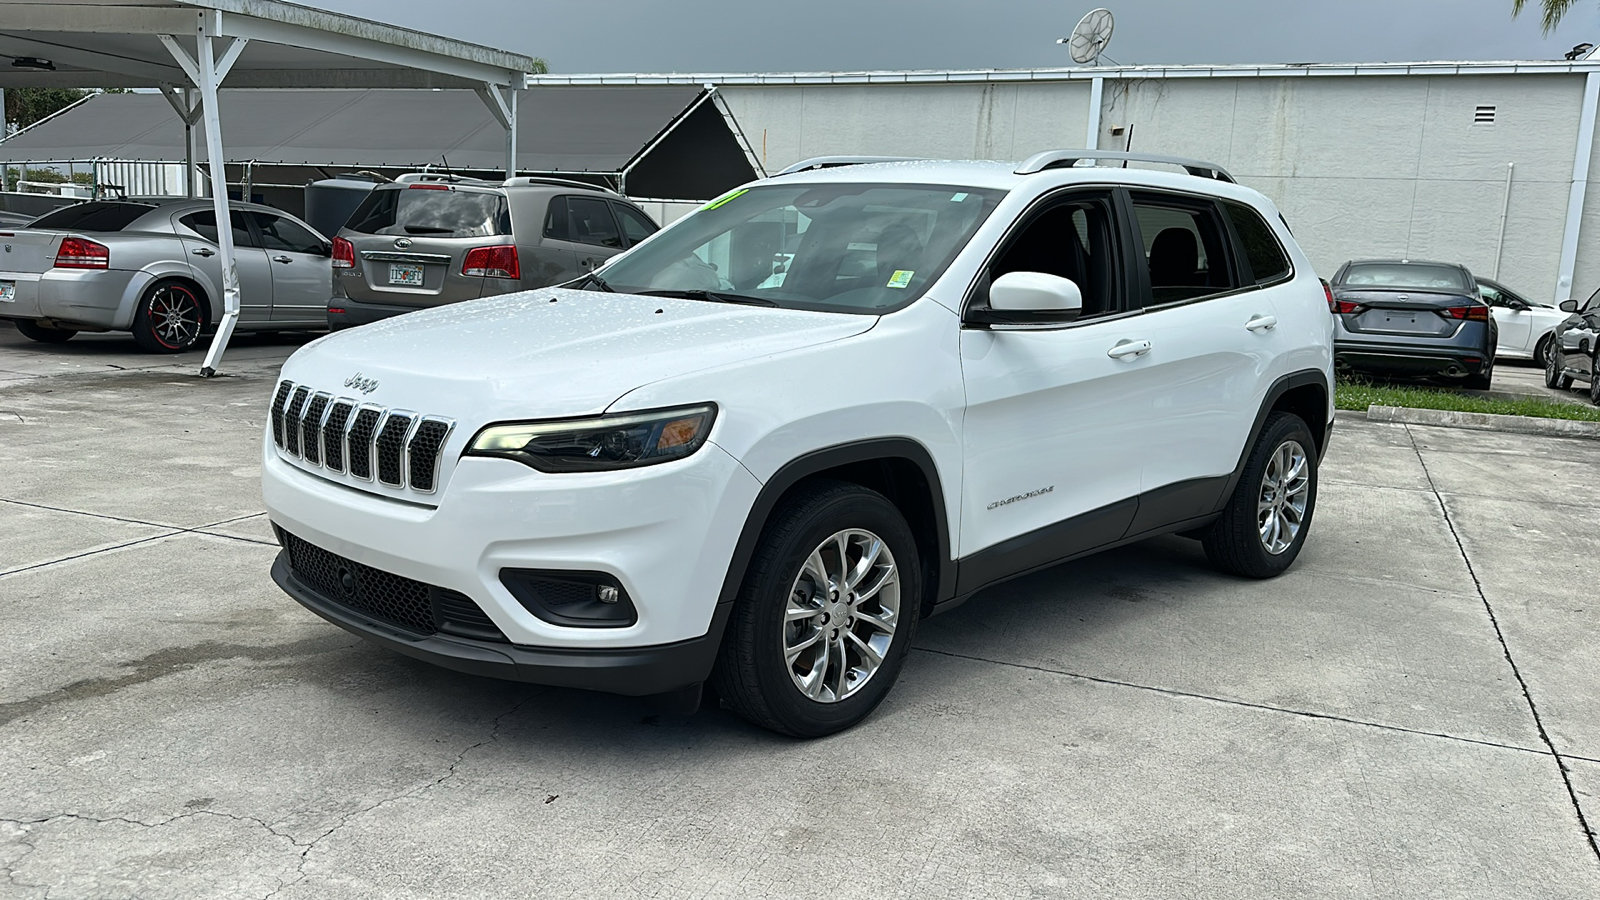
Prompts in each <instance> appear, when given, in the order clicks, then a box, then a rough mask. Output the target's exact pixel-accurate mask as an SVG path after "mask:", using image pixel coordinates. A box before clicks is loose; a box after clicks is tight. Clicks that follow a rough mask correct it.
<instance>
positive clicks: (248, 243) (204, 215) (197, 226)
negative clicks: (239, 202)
mask: <svg viewBox="0 0 1600 900" xmlns="http://www.w3.org/2000/svg"><path fill="white" fill-rule="evenodd" d="M228 216H229V218H230V219H232V221H233V245H234V246H235V247H259V246H261V245H260V244H258V243H256V239H255V236H254V235H252V234H251V233H250V226H248V225H246V224H245V223H244V213H242V212H240V211H238V210H233V211H231V212H230V213H228ZM178 222H179V223H180V224H182V225H183V226H184V227H185V228H187V229H189V230H190V231H192V232H194V233H195V234H198V235H200V236H201V237H203V238H205V239H206V240H208V241H210V242H211V243H213V244H215V243H216V242H217V214H216V213H214V212H212V211H211V210H209V209H207V210H202V211H201V212H193V213H190V214H188V215H187V216H184V217H183V218H181V219H179V220H178Z"/></svg>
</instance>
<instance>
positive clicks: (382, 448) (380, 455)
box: [373, 409, 417, 487]
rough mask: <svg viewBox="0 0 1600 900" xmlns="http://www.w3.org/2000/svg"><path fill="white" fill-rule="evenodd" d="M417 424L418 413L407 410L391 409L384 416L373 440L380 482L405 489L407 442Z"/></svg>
mask: <svg viewBox="0 0 1600 900" xmlns="http://www.w3.org/2000/svg"><path fill="white" fill-rule="evenodd" d="M416 422H417V416H416V413H413V412H411V411H410V410H406V409H391V410H389V414H388V415H387V416H384V418H383V425H382V426H380V427H379V428H378V435H377V437H375V438H374V439H373V448H374V451H375V452H376V453H377V460H378V481H379V482H380V483H382V484H387V485H390V486H392V487H405V483H406V467H405V463H406V458H405V457H406V442H407V441H409V440H410V438H411V428H412V426H413V425H415V424H416Z"/></svg>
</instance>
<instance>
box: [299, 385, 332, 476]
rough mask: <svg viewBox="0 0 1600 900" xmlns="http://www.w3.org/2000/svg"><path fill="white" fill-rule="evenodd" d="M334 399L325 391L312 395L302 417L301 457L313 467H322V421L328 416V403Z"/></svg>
mask: <svg viewBox="0 0 1600 900" xmlns="http://www.w3.org/2000/svg"><path fill="white" fill-rule="evenodd" d="M332 399H333V395H332V394H328V393H325V392H323V391H318V392H317V393H315V394H312V395H311V402H310V403H307V404H306V408H305V414H304V415H302V416H301V417H300V456H301V458H302V459H304V460H305V461H306V462H308V463H311V464H313V465H318V466H320V465H322V420H323V419H324V418H326V417H327V415H328V402H329V401H330V400H332Z"/></svg>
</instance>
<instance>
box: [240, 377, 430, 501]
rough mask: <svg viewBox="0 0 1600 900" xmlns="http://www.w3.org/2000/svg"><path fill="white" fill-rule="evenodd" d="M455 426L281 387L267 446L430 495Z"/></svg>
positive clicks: (337, 470) (315, 463) (288, 385)
mask: <svg viewBox="0 0 1600 900" xmlns="http://www.w3.org/2000/svg"><path fill="white" fill-rule="evenodd" d="M454 428H455V422H454V421H452V420H450V419H446V418H443V417H440V416H424V415H418V414H417V413H414V412H411V411H410V410H404V409H388V408H386V407H382V406H377V405H375V404H372V403H362V402H360V401H359V400H355V399H353V398H350V397H335V396H334V395H332V394H330V393H327V392H326V391H313V390H312V389H311V388H309V387H307V386H306V385H297V384H295V383H293V382H291V381H284V382H282V383H281V384H279V385H278V390H277V392H276V393H275V394H274V395H273V400H272V442H273V443H274V444H277V445H278V449H279V450H282V451H283V453H284V455H286V456H292V457H294V458H296V459H299V460H301V461H302V462H304V463H305V464H306V465H308V466H312V467H316V468H322V469H326V470H327V471H329V472H333V473H337V474H345V473H346V472H348V473H349V475H350V477H351V478H356V479H360V480H362V481H373V480H374V479H376V480H377V481H378V482H379V483H381V484H384V485H387V486H389V487H397V488H409V489H410V490H413V491H416V492H417V493H421V494H431V493H433V492H434V491H435V490H437V489H438V486H439V462H440V459H441V457H442V455H443V454H442V451H443V449H444V443H445V440H446V439H447V438H449V437H450V432H451V431H452V430H454Z"/></svg>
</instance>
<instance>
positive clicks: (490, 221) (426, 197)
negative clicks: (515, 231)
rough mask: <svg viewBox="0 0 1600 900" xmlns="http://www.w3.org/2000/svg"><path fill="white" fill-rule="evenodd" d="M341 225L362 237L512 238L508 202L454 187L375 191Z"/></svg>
mask: <svg viewBox="0 0 1600 900" xmlns="http://www.w3.org/2000/svg"><path fill="white" fill-rule="evenodd" d="M345 227H346V228H348V229H350V230H351V231H355V232H359V233H361V234H384V235H398V236H406V237H487V236H489V235H497V234H510V233H511V215H510V213H509V212H508V211H507V209H506V199H505V197H503V196H501V195H500V194H498V193H495V192H493V191H463V190H457V189H455V188H445V189H442V190H441V189H438V188H434V187H432V186H429V187H427V188H416V187H409V188H398V189H391V190H376V191H373V192H372V193H370V194H368V195H367V198H366V199H365V200H363V201H361V205H360V206H358V207H356V209H355V212H353V213H351V214H350V221H349V222H347V223H345Z"/></svg>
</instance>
